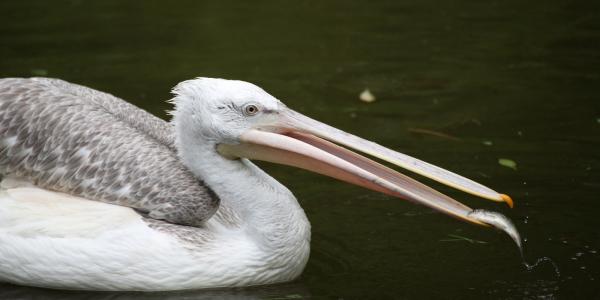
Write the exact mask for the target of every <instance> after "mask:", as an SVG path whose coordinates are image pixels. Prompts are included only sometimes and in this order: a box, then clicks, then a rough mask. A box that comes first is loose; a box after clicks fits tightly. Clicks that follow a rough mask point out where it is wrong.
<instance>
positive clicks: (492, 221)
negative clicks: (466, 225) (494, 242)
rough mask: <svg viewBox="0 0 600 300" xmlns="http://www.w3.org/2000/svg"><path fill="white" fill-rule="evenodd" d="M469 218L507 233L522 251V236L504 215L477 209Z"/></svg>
mask: <svg viewBox="0 0 600 300" xmlns="http://www.w3.org/2000/svg"><path fill="white" fill-rule="evenodd" d="M468 216H469V217H470V218H473V219H475V220H478V221H481V222H483V223H486V224H488V225H491V226H493V227H495V228H497V229H500V230H502V231H504V232H506V234H508V235H509V236H510V237H511V238H512V239H513V241H515V243H517V246H519V250H521V236H520V235H519V232H518V231H517V228H516V227H515V225H514V224H513V223H512V222H511V221H510V220H509V219H508V218H507V217H505V216H504V215H503V214H500V213H497V212H494V211H488V210H483V209H475V210H473V211H472V212H471V213H469V215H468Z"/></svg>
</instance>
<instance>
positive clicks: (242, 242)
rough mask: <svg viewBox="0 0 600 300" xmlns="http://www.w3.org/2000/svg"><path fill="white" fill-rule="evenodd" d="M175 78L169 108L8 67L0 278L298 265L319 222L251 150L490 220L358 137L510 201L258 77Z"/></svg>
mask: <svg viewBox="0 0 600 300" xmlns="http://www.w3.org/2000/svg"><path fill="white" fill-rule="evenodd" d="M172 92H173V95H174V96H173V98H172V100H171V102H172V103H173V105H174V110H173V111H172V112H171V114H172V119H171V120H170V121H169V122H166V121H163V120H162V119H160V118H158V117H155V116H153V115H152V114H150V113H148V112H146V111H144V110H142V109H140V108H137V107H135V106H134V105H132V104H129V103H128V102H126V101H124V100H121V99H119V98H117V97H114V96H112V95H110V94H107V93H103V92H99V91H96V90H93V89H91V88H87V87H84V86H80V85H76V84H72V83H69V82H66V81H62V80H59V79H50V78H26V79H25V78H6V79H2V80H0V175H1V176H2V182H1V183H0V281H4V282H10V283H14V284H19V285H29V286H37V287H46V288H56V289H83V290H112V291H123V290H128V291H166V290H184V289H201V288H215V287H240V286H251V285H263V284H271V283H278V282H285V281H291V280H293V279H295V278H297V277H298V276H299V275H300V274H301V272H302V270H303V268H304V266H305V265H306V262H307V260H308V257H309V252H310V223H309V222H308V219H307V217H306V215H305V213H304V211H303V210H302V208H301V207H300V205H299V204H298V202H297V200H296V198H295V197H294V195H293V194H292V193H291V192H290V191H289V190H288V189H287V188H286V187H285V186H283V185H282V184H281V183H279V182H277V181H276V180H275V179H274V178H272V177H271V176H269V175H268V174H266V173H265V172H264V171H262V170H261V169H260V168H258V167H257V166H256V165H255V164H253V163H252V162H251V160H262V161H269V162H274V163H279V164H284V165H289V166H294V167H298V168H303V169H306V170H310V171H313V172H316V173H320V174H323V175H326V176H330V177H333V178H336V179H339V180H342V181H346V182H348V183H351V184H355V185H358V186H362V187H365V188H367V189H371V190H374V191H378V192H381V193H385V194H388V195H390V196H393V197H397V198H402V199H405V200H409V201H411V202H414V203H417V204H422V205H425V206H427V207H430V208H432V209H433V210H436V211H439V212H442V213H444V214H447V215H450V216H452V217H455V218H457V219H461V220H464V221H467V222H470V223H473V224H477V225H483V226H489V225H490V224H487V223H486V222H484V221H482V220H480V219H478V218H477V217H474V215H473V214H472V212H473V211H474V210H473V209H471V208H469V207H467V206H466V205H464V204H461V203H460V202H457V201H455V200H453V199H451V198H449V197H448V196H445V195H443V194H441V193H439V192H437V191H435V190H433V189H431V188H429V187H427V186H426V185H424V184H421V183H419V182H417V181H415V180H413V179H411V178H409V177H407V176H405V175H402V174H400V173H398V172H396V171H394V170H392V169H390V168H388V167H386V166H384V165H382V164H380V163H377V162H375V161H373V160H371V159H368V158H366V157H364V156H362V155H360V154H358V153H356V152H353V151H351V150H349V149H353V150H355V151H357V152H361V153H363V154H366V155H370V156H372V157H375V158H378V159H380V160H383V161H387V162H389V163H391V164H393V165H396V166H399V167H401V168H405V169H408V170H410V171H412V172H415V173H418V174H421V175H424V176H427V177H429V178H432V179H434V180H436V181H438V182H441V183H443V184H446V185H449V186H451V187H453V188H456V189H459V190H462V191H465V192H468V193H471V194H473V195H476V196H480V197H483V198H486V199H489V200H493V201H498V202H507V203H509V204H510V205H512V200H510V198H509V197H508V196H506V195H504V194H499V193H497V192H495V191H493V190H492V189H490V188H487V187H485V186H483V185H481V184H478V183H475V182H474V181H471V180H469V179H467V178H464V177H462V176H459V175H457V174H455V173H452V172H450V171H447V170H444V169H442V168H440V167H437V166H434V165H432V164H429V163H426V162H423V161H421V160H418V159H416V158H413V157H410V156H407V155H404V154H401V153H399V152H396V151H393V150H390V149H388V148H385V147H383V146H380V145H378V144H376V143H373V142H370V141H367V140H364V139H361V138H359V137H357V136H354V135H351V134H349V133H346V132H343V131H341V130H338V129H336V128H334V127H331V126H328V125H326V124H323V123H321V122H318V121H316V120H313V119H311V118H309V117H307V116H304V115H302V114H300V113H298V112H296V111H294V110H292V109H290V108H288V107H286V106H285V105H284V104H283V103H282V102H281V101H279V100H278V99H276V98H275V97H273V96H271V95H270V94H268V93H267V92H265V91H264V90H262V89H261V88H259V87H257V86H255V85H253V84H251V83H248V82H244V81H236V80H224V79H212V78H196V79H193V80H188V81H184V82H181V83H179V84H178V85H177V86H176V87H175V88H174V89H173V91H172ZM491 225H492V226H494V224H491Z"/></svg>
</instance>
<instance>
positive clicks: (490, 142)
mask: <svg viewBox="0 0 600 300" xmlns="http://www.w3.org/2000/svg"><path fill="white" fill-rule="evenodd" d="M481 143H482V144H484V145H486V146H492V145H494V143H493V142H492V141H483V142H481Z"/></svg>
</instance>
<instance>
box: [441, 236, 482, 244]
mask: <svg viewBox="0 0 600 300" xmlns="http://www.w3.org/2000/svg"><path fill="white" fill-rule="evenodd" d="M448 236H449V237H451V238H450V239H441V240H440V242H469V243H471V244H487V242H485V241H480V240H474V239H470V238H468V237H465V236H461V235H457V234H449V235H448Z"/></svg>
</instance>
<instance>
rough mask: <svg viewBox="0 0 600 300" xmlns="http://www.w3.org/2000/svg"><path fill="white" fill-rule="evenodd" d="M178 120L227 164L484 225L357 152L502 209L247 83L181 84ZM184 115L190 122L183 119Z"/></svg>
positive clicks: (476, 189) (455, 180)
mask: <svg viewBox="0 0 600 300" xmlns="http://www.w3.org/2000/svg"><path fill="white" fill-rule="evenodd" d="M173 92H174V94H175V101H174V102H175V105H176V109H175V113H174V118H175V119H178V120H177V122H176V123H178V124H179V126H185V127H187V128H189V129H191V130H189V132H191V134H192V135H194V136H196V137H198V138H200V139H202V140H203V141H212V142H213V144H214V146H215V148H216V151H217V152H218V153H219V154H220V155H222V156H223V157H226V158H228V159H238V158H248V159H255V160H263V161H269V162H273V163H279V164H284V165H290V166H294V167H299V168H303V169H306V170H310V171H313V172H316V173H320V174H323V175H326V176H330V177H333V178H336V179H339V180H342V181H346V182H349V183H352V184H355V185H359V186H362V187H365V188H368V189H371V190H374V191H378V192H382V193H385V194H388V195H391V196H394V197H397V198H401V199H405V200H409V201H412V202H415V203H418V204H422V205H425V206H428V207H430V208H432V209H434V210H437V211H440V212H442V213H444V214H447V215H450V216H452V217H455V218H458V219H461V220H464V221H467V222H470V223H474V224H478V225H487V224H486V223H484V222H482V221H481V220H479V219H475V218H474V217H472V214H471V213H472V212H473V209H471V208H469V207H468V206H466V205H464V204H462V203H460V202H458V201H456V200H454V199H452V198H450V197H448V196H446V195H443V194H441V193H439V192H437V191H436V190H434V189H432V188H430V187H428V186H426V185H424V184H422V183H420V182H418V181H416V180H414V179H411V178H409V177H407V176H405V175H403V174H400V173H398V172H396V171H395V170H393V169H391V168H388V167H386V166H384V165H382V164H380V163H377V162H375V161H373V160H371V159H369V158H367V157H365V156H363V155H361V154H358V153H356V152H353V151H351V150H349V149H352V150H355V151H357V152H360V153H363V154H366V155H369V156H372V157H375V158H377V159H380V160H383V161H386V162H388V163H390V164H393V165H396V166H398V167H401V168H404V169H407V170H410V171H412V172H414V173H417V174H420V175H423V176H426V177H429V178H431V179H433V180H435V181H438V182H440V183H443V184H445V185H448V186H450V187H453V188H456V189H459V190H462V191H464V192H467V193H470V194H473V195H476V196H479V197H482V198H485V199H489V200H492V201H497V202H506V203H508V204H509V205H510V206H511V207H512V200H511V199H510V197H508V196H507V195H504V194H499V193H498V192H495V191H494V190H492V189H490V188H488V187H485V186H483V185H481V184H479V183H476V182H474V181H472V180H470V179H467V178H465V177H462V176H460V175H457V174H455V173H452V172H450V171H448V170H445V169H442V168H440V167H437V166H434V165H432V164H429V163H426V162H424V161H421V160H419V159H416V158H413V157H410V156H408V155H405V154H402V153H400V152H396V151H393V150H390V149H388V148H385V147H383V146H380V145H378V144H376V143H373V142H370V141H368V140H365V139H362V138H360V137H357V136H354V135H352V134H349V133H346V132H344V131H341V130H339V129H336V128H334V127H331V126H329V125H326V124H324V123H321V122H319V121H316V120H313V119H311V118H309V117H307V116H304V115H302V114H300V113H298V112H296V111H294V110H292V109H290V108H288V107H286V106H285V105H284V104H283V103H282V102H281V101H279V100H278V99H276V98H275V97H273V96H271V95H270V94H268V93H267V92H265V91H264V90H263V89H261V88H259V87H257V86H255V85H253V84H251V83H248V82H244V81H236V80H224V79H212V78H197V79H193V80H188V81H184V82H182V83H180V84H179V85H177V86H176V87H175V89H174V90H173ZM184 116H185V117H184Z"/></svg>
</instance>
